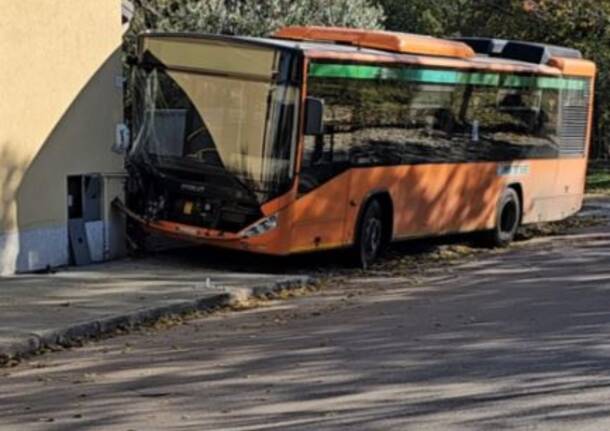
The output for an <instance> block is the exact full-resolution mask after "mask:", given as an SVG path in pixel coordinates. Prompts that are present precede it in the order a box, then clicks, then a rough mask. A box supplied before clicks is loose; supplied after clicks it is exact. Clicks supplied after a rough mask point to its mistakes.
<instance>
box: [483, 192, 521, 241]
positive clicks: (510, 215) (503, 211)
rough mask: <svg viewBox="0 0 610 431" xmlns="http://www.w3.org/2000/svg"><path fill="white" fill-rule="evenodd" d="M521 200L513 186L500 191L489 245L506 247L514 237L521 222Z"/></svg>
mask: <svg viewBox="0 0 610 431" xmlns="http://www.w3.org/2000/svg"><path fill="white" fill-rule="evenodd" d="M521 211H522V209H521V201H520V200H519V195H518V194H517V192H516V191H515V189H513V188H507V189H506V190H504V192H503V193H502V197H501V198H500V201H499V203H498V211H497V215H496V226H495V227H494V229H493V231H492V232H491V237H490V240H491V245H492V246H494V247H506V246H507V245H509V244H510V243H511V242H512V241H513V240H514V239H515V234H516V233H517V229H519V225H520V224H521Z"/></svg>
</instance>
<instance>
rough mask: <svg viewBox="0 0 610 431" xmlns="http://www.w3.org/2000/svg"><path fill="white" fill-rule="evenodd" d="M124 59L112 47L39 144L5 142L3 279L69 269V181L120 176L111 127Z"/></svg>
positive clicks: (118, 107) (0, 212)
mask: <svg viewBox="0 0 610 431" xmlns="http://www.w3.org/2000/svg"><path fill="white" fill-rule="evenodd" d="M121 54H122V53H121V50H120V49H116V50H115V51H114V52H113V53H112V54H111V55H110V56H109V57H108V58H107V59H106V60H105V61H104V62H103V63H102V65H101V66H100V67H99V68H98V69H97V70H96V71H95V72H94V73H93V74H92V76H91V78H90V79H89V80H88V81H87V83H86V84H85V85H84V86H83V87H82V89H80V91H79V92H78V95H77V96H76V97H75V98H74V100H73V101H72V102H71V103H70V104H69V106H67V109H66V110H65V112H64V114H63V115H62V116H61V117H60V118H59V120H58V121H57V122H56V124H55V126H54V127H53V129H52V131H51V133H50V134H49V135H48V137H47V138H46V139H45V140H44V142H43V143H42V145H41V146H40V147H37V149H36V148H34V147H35V145H33V146H31V147H32V150H31V151H29V150H27V148H28V146H29V144H30V143H28V142H17V141H15V142H10V141H8V142H3V145H2V150H1V152H0V157H2V172H0V178H1V183H2V188H1V190H0V192H1V196H0V198H1V200H0V202H1V204H2V208H0V228H1V229H2V232H0V273H1V274H11V273H14V272H25V271H33V270H39V269H44V268H46V267H55V266H61V265H66V264H67V263H68V262H69V252H68V229H67V219H68V215H67V204H68V202H67V177H68V176H70V175H83V174H90V173H121V172H122V170H123V160H122V157H121V156H118V155H116V154H114V153H112V151H111V146H112V144H113V142H114V133H115V126H116V124H117V123H120V122H121V121H123V113H122V109H123V108H122V97H123V96H122V91H121V89H119V88H117V86H116V85H115V81H116V78H117V77H118V76H121V75H122V64H121ZM61 85H62V83H61V82H48V83H47V85H46V86H45V88H50V89H51V90H50V91H49V94H48V95H45V94H41V95H39V96H38V97H41V98H44V97H51V95H52V92H53V90H52V89H53V87H57V86H61ZM30 103H36V101H35V100H32V101H30ZM44 103H48V102H47V101H45V102H44ZM59 103H61V102H59ZM35 120H36V119H35V118H28V117H27V113H23V122H24V124H23V126H22V127H24V128H27V127H36V121H35Z"/></svg>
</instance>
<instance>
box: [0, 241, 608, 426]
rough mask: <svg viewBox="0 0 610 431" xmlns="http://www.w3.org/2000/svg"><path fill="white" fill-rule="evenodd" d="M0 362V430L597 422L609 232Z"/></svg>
mask: <svg viewBox="0 0 610 431" xmlns="http://www.w3.org/2000/svg"><path fill="white" fill-rule="evenodd" d="M599 233H600V235H593V236H591V237H589V238H588V239H583V238H581V239H579V240H570V241H569V240H554V241H552V242H545V243H541V244H539V245H537V246H528V247H525V248H517V249H515V250H513V251H510V252H507V253H500V254H491V255H488V256H486V257H482V256H479V257H478V258H476V259H470V260H469V261H467V262H466V263H464V264H461V265H459V266H453V267H450V268H443V267H442V263H439V268H437V269H436V270H430V271H427V273H426V275H425V276H423V277H422V276H420V277H417V278H414V277H411V276H409V275H408V274H405V275H404V276H396V275H395V274H394V275H386V276H379V275H377V276H374V277H368V278H367V277H366V276H360V277H349V278H346V279H343V280H338V279H335V280H334V281H333V282H331V283H329V284H328V285H327V286H326V287H324V288H323V289H322V290H321V291H320V292H317V293H316V294H314V295H310V296H305V297H299V298H294V299H291V300H288V301H279V302H274V303H270V304H266V305H264V306H261V307H259V308H256V309H252V310H248V311H243V312H240V313H235V312H227V313H221V314H217V315H213V316H210V317H208V318H205V319H200V320H193V321H190V322H188V323H187V324H184V325H180V326H175V327H172V328H169V329H168V328H162V329H161V330H157V329H150V330H146V331H141V332H138V333H134V334H130V335H126V336H121V337H116V338H112V339H108V340H105V341H100V342H96V343H91V344H89V345H87V346H85V347H83V348H79V349H74V350H69V351H63V352H58V353H53V354H49V355H44V356H41V357H38V358H33V359H31V360H28V361H26V362H25V363H23V364H21V365H20V366H18V367H15V368H10V369H0V430H2V431H6V430H19V431H25V430H62V431H63V430H113V431H114V430H117V431H118V430H120V431H127V430H134V431H135V430H193V431H195V430H197V431H201V430H260V429H271V430H411V429H413V430H498V429H536V430H547V429H548V430H570V431H572V430H574V429H578V430H579V431H584V430H607V429H610V232H609V233H606V234H604V232H603V230H602V231H600V232H599Z"/></svg>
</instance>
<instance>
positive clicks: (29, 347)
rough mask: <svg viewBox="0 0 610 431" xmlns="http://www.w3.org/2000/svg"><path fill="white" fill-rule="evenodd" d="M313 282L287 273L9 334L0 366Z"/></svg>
mask: <svg viewBox="0 0 610 431" xmlns="http://www.w3.org/2000/svg"><path fill="white" fill-rule="evenodd" d="M315 283H316V279H315V278H312V277H309V276H302V277H291V279H286V280H279V281H276V282H271V283H266V284H260V285H257V286H253V287H248V288H230V289H227V291H226V292H221V293H217V294H211V295H208V296H205V297H200V298H196V299H194V300H188V301H179V302H176V303H174V304H169V305H167V304H164V305H160V306H156V307H148V308H143V309H137V310H134V311H131V312H127V313H124V314H121V315H110V316H108V317H104V318H101V319H100V318H96V319H94V320H91V321H87V322H80V323H75V324H72V325H69V326H66V327H63V328H59V329H52V330H48V331H43V332H40V333H24V334H15V335H14V336H13V335H11V340H10V341H9V342H8V343H6V344H2V343H1V342H0V366H2V364H6V363H8V362H9V361H10V360H11V359H16V358H20V357H24V356H28V355H32V354H34V353H36V352H38V351H40V350H41V349H43V348H53V347H55V346H70V345H74V344H75V343H77V342H79V341H82V340H85V339H92V338H95V337H98V336H101V335H104V334H109V333H111V332H113V331H116V330H118V329H133V328H135V327H138V326H141V325H145V324H147V323H153V322H156V321H158V320H160V319H162V318H163V317H168V316H176V315H185V314H189V313H193V312H197V311H209V310H213V309H217V308H225V307H228V306H231V305H233V304H235V303H239V302H242V301H246V300H248V299H254V298H259V299H260V298H272V297H274V296H276V295H278V294H279V293H281V292H284V291H289V290H294V289H298V288H303V287H307V286H311V285H314V284H315Z"/></svg>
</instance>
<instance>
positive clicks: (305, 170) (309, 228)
mask: <svg viewBox="0 0 610 431" xmlns="http://www.w3.org/2000/svg"><path fill="white" fill-rule="evenodd" d="M333 150H334V148H333V137H332V134H326V135H320V136H307V137H305V144H304V148H303V156H302V162H301V169H300V173H299V178H298V181H299V185H298V199H297V201H296V202H295V203H294V211H293V228H292V237H291V252H293V253H294V252H299V251H314V250H323V249H329V248H336V247H340V246H342V245H344V243H345V239H344V238H343V230H344V229H343V224H344V220H345V211H346V207H347V199H348V195H349V183H350V182H349V176H350V174H349V171H347V169H346V166H343V165H344V164H345V163H343V161H341V160H340V158H339V160H338V159H337V155H336V154H333Z"/></svg>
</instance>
